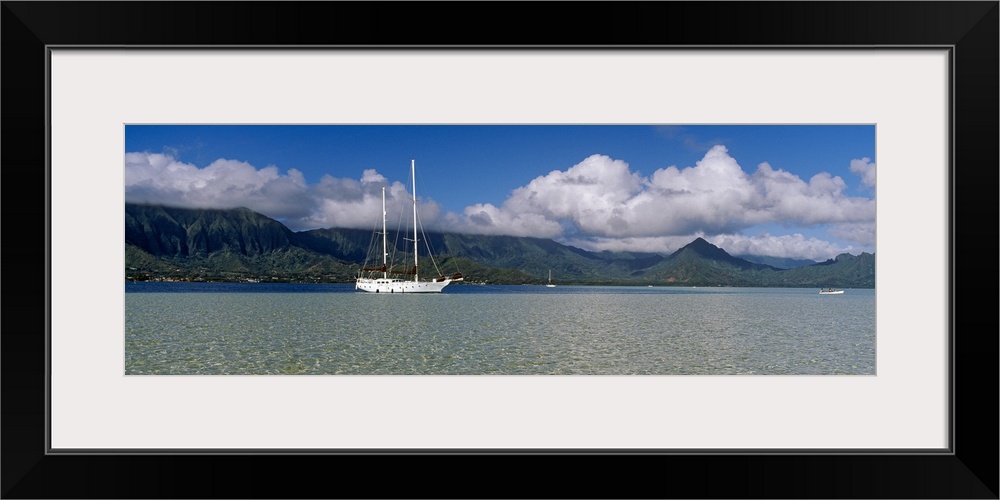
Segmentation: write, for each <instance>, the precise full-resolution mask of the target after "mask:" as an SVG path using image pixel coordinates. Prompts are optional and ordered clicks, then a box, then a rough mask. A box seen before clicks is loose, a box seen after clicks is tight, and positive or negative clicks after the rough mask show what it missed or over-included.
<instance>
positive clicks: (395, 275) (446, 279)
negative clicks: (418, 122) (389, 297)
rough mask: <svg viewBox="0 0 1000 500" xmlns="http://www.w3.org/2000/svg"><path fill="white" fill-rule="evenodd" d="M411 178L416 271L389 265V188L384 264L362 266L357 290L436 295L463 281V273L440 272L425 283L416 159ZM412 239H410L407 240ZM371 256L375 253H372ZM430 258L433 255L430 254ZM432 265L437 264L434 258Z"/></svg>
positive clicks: (411, 169)
mask: <svg viewBox="0 0 1000 500" xmlns="http://www.w3.org/2000/svg"><path fill="white" fill-rule="evenodd" d="M410 175H411V177H412V179H413V240H412V241H413V268H412V269H411V270H407V271H399V270H393V269H392V266H391V263H390V262H389V239H388V234H387V232H386V211H385V188H384V187H383V188H382V231H381V234H382V245H381V247H380V249H381V253H382V265H381V267H366V266H367V265H368V262H365V265H364V266H362V267H361V269H360V271H359V272H358V278H357V281H356V282H355V284H354V289H355V290H359V291H362V292H370V293H434V292H440V291H441V290H444V287H446V286H448V285H450V284H451V283H453V282H456V281H462V280H463V278H462V273H460V272H459V273H455V274H453V275H451V276H444V275H442V274H441V272H440V270H439V271H438V277H437V278H434V279H432V280H430V281H426V280H424V281H421V280H420V274H419V272H418V269H420V268H419V266H418V263H417V259H418V254H419V251H418V248H419V245H418V244H417V242H418V241H420V240H419V238H418V233H417V229H418V227H419V222H418V220H417V170H416V160H410ZM406 239H408V240H409V238H406ZM369 255H371V253H369ZM428 255H430V254H429V253H428ZM431 262H432V263H434V261H433V257H432V258H431ZM434 267H435V268H437V263H434ZM410 275H412V276H413V278H412V279H409V278H406V279H404V278H402V277H400V276H410Z"/></svg>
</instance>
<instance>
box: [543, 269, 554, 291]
mask: <svg viewBox="0 0 1000 500" xmlns="http://www.w3.org/2000/svg"><path fill="white" fill-rule="evenodd" d="M545 286H547V287H549V288H555V287H556V286H555V285H553V284H552V270H551V269H549V284H548V285H545Z"/></svg>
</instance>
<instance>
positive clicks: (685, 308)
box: [124, 283, 876, 375]
mask: <svg viewBox="0 0 1000 500" xmlns="http://www.w3.org/2000/svg"><path fill="white" fill-rule="evenodd" d="M818 291H819V290H818V289H788V288H721V287H720V288H679V287H655V288H645V287H573V286H559V287H556V288H546V287H544V286H478V285H465V284H463V285H451V286H449V287H448V288H446V289H445V291H444V292H443V293H440V294H414V295H398V294H394V295H386V294H367V293H360V292H355V291H354V285H353V284H348V285H329V284H326V285H322V284H262V283H255V284H224V283H126V285H125V292H126V293H125V338H124V342H125V359H124V364H125V374H126V375H168V374H180V375H227V374H228V375H874V374H875V368H876V367H875V341H876V335H875V291H874V290H871V289H857V290H854V289H852V290H847V292H846V293H844V294H843V295H827V296H821V295H819V294H818V293H817V292H818Z"/></svg>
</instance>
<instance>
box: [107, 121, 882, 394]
mask: <svg viewBox="0 0 1000 500" xmlns="http://www.w3.org/2000/svg"><path fill="white" fill-rule="evenodd" d="M124 139H125V151H124V184H125V186H124V190H125V207H124V208H125V228H124V229H125V248H124V255H125V269H124V290H125V297H124V300H125V303H124V306H125V309H124V314H125V318H124V321H125V322H124V326H125V330H124V339H123V340H124V348H125V349H124V358H125V359H124V373H125V375H602V376H607V375H634V376H635V375H639V376H641V375H646V376H650V375H653V376H655V375H660V376H663V375H833V376H836V375H848V376H850V375H854V376H857V375H862V376H874V375H876V314H875V312H876V307H875V298H876V296H875V286H876V283H875V244H876V228H875V220H876V219H875V215H876V200H875V193H876V188H875V179H876V175H875V165H876V156H875V155H876V127H875V126H874V125H871V124H856V125H855V124H850V125H813V124H803V125H677V124H664V125H617V124H615V125H582V124H581V125H548V124H530V125H197V124H194V125H171V124H134V125H132V124H130V125H125V126H124Z"/></svg>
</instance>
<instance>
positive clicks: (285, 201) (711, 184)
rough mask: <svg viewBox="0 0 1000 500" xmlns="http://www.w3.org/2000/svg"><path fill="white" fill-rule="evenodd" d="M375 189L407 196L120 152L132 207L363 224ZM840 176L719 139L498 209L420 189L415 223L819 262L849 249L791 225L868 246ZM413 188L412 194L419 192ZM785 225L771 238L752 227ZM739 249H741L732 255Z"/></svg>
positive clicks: (374, 180)
mask: <svg viewBox="0 0 1000 500" xmlns="http://www.w3.org/2000/svg"><path fill="white" fill-rule="evenodd" d="M850 171H851V172H852V173H854V174H856V175H858V177H859V179H857V180H853V182H855V187H860V188H863V189H864V190H873V188H874V186H875V164H874V163H872V162H871V160H870V159H869V158H860V159H855V160H853V161H851V165H850ZM383 187H385V188H386V189H385V192H386V194H385V196H386V203H387V205H389V208H388V210H387V211H388V213H389V217H390V223H393V222H395V219H394V217H398V215H396V214H400V213H405V212H403V209H404V208H405V207H408V206H409V204H410V203H412V201H411V200H410V198H409V196H410V195H409V193H408V191H407V190H408V186H406V185H404V184H403V183H401V182H389V180H388V179H386V178H385V177H384V176H383V175H381V174H379V173H378V172H377V171H375V170H365V171H364V172H363V173H362V175H361V178H360V179H351V178H335V177H332V176H330V175H325V176H323V177H322V178H321V179H320V180H319V182H317V183H315V184H312V185H309V184H307V182H306V181H305V179H304V177H303V175H302V173H301V172H299V171H298V170H295V169H289V170H288V171H287V172H286V173H284V174H282V173H281V172H280V171H279V170H278V168H277V167H276V166H273V165H269V166H265V167H263V168H257V167H255V166H253V165H250V164H248V163H246V162H242V161H238V160H229V159H219V160H216V161H214V162H212V163H211V164H210V165H207V166H204V167H198V166H196V165H192V164H189V163H184V162H180V161H177V160H176V159H174V158H173V157H171V156H169V155H163V154H153V153H143V152H132V153H127V154H126V155H125V195H126V200H127V201H128V202H132V203H156V204H165V205H171V206H180V207H190V208H232V207H238V206H243V207H247V208H250V209H251V210H254V211H257V212H260V213H263V214H265V215H267V216H269V217H272V218H275V219H278V220H281V221H282V222H283V223H285V225H287V226H288V227H289V228H291V229H293V230H305V229H313V228H321V227H353V228H372V227H374V226H375V225H376V223H380V220H379V219H378V216H379V213H380V212H381V203H382V188H383ZM857 191H858V190H857V189H854V188H852V186H851V185H849V184H848V182H847V180H845V179H842V178H840V177H838V176H832V175H830V174H828V173H819V174H816V175H814V176H813V177H811V178H810V179H808V180H804V179H801V178H799V177H798V176H796V175H795V174H792V173H790V172H787V171H784V170H780V169H774V168H772V167H771V166H770V165H769V164H767V163H761V164H760V165H758V166H757V168H756V170H754V171H753V172H747V171H745V170H744V169H743V168H742V167H741V166H740V165H739V163H738V162H737V161H736V159H735V158H733V157H732V156H730V155H729V152H728V150H727V149H726V148H725V147H724V146H722V145H716V146H714V147H712V148H711V149H710V150H708V152H707V153H706V154H705V155H704V157H703V158H702V159H701V160H699V161H698V162H696V164H695V165H694V166H689V167H677V166H670V167H667V168H663V169H659V170H656V171H655V172H653V173H652V174H650V175H648V176H643V175H640V174H639V173H638V172H635V171H633V170H632V169H631V168H630V167H629V165H628V163H626V162H625V161H623V160H621V159H614V158H610V157H608V156H605V155H597V154H595V155H592V156H590V157H587V158H584V159H583V160H582V161H580V162H579V163H577V164H576V165H572V166H570V167H568V168H565V169H563V170H559V169H557V170H553V171H551V172H549V173H548V174H546V175H542V176H539V177H536V178H535V179H532V180H530V181H529V182H528V183H527V184H525V185H524V186H521V187H519V188H516V189H514V190H513V191H512V192H511V193H510V195H509V196H508V198H507V199H506V200H505V201H504V202H503V203H502V204H501V205H500V206H495V205H493V204H490V203H477V204H474V205H471V206H467V207H465V208H464V209H463V210H462V211H461V212H460V213H457V212H447V211H445V210H444V208H443V207H441V206H440V205H439V204H438V203H436V202H434V201H433V200H432V199H431V196H433V193H431V194H430V196H423V195H421V196H420V198H421V200H420V201H421V204H420V218H421V221H422V222H423V224H424V226H425V227H427V228H428V229H434V228H437V229H442V230H448V231H455V232H468V233H477V234H506V235H513V236H536V237H543V238H552V239H556V240H560V241H563V242H565V243H568V244H572V245H574V246H579V247H581V248H586V249H590V250H638V251H655V252H669V251H671V250H673V249H676V248H677V247H678V246H679V245H683V244H686V243H688V242H690V241H691V239H692V236H701V237H704V238H705V239H707V240H709V241H711V242H713V243H715V244H716V245H719V246H721V247H723V248H725V249H726V250H727V251H729V252H730V253H735V254H741V253H760V254H767V255H772V256H779V257H796V258H812V259H825V258H828V257H829V256H832V255H835V254H836V253H839V252H843V251H849V250H850V248H845V247H844V245H837V244H833V243H831V242H828V241H824V240H822V239H818V238H816V237H815V236H810V237H806V236H803V234H801V233H802V232H803V231H798V232H796V228H800V229H805V228H810V227H817V226H818V227H822V228H824V229H825V230H826V231H827V233H828V234H830V235H831V236H832V237H836V238H839V239H842V240H844V241H848V242H854V243H856V244H857V245H859V246H862V247H863V246H870V245H872V244H873V243H874V237H875V201H874V200H873V199H870V198H868V197H865V196H851V195H850V194H849V193H851V192H857ZM418 194H420V193H418ZM759 227H767V228H772V232H774V231H773V228H783V229H784V228H787V229H788V231H787V232H783V234H780V235H771V234H770V233H769V232H765V231H760V230H756V231H755V228H759ZM741 250H745V252H744V251H741Z"/></svg>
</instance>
